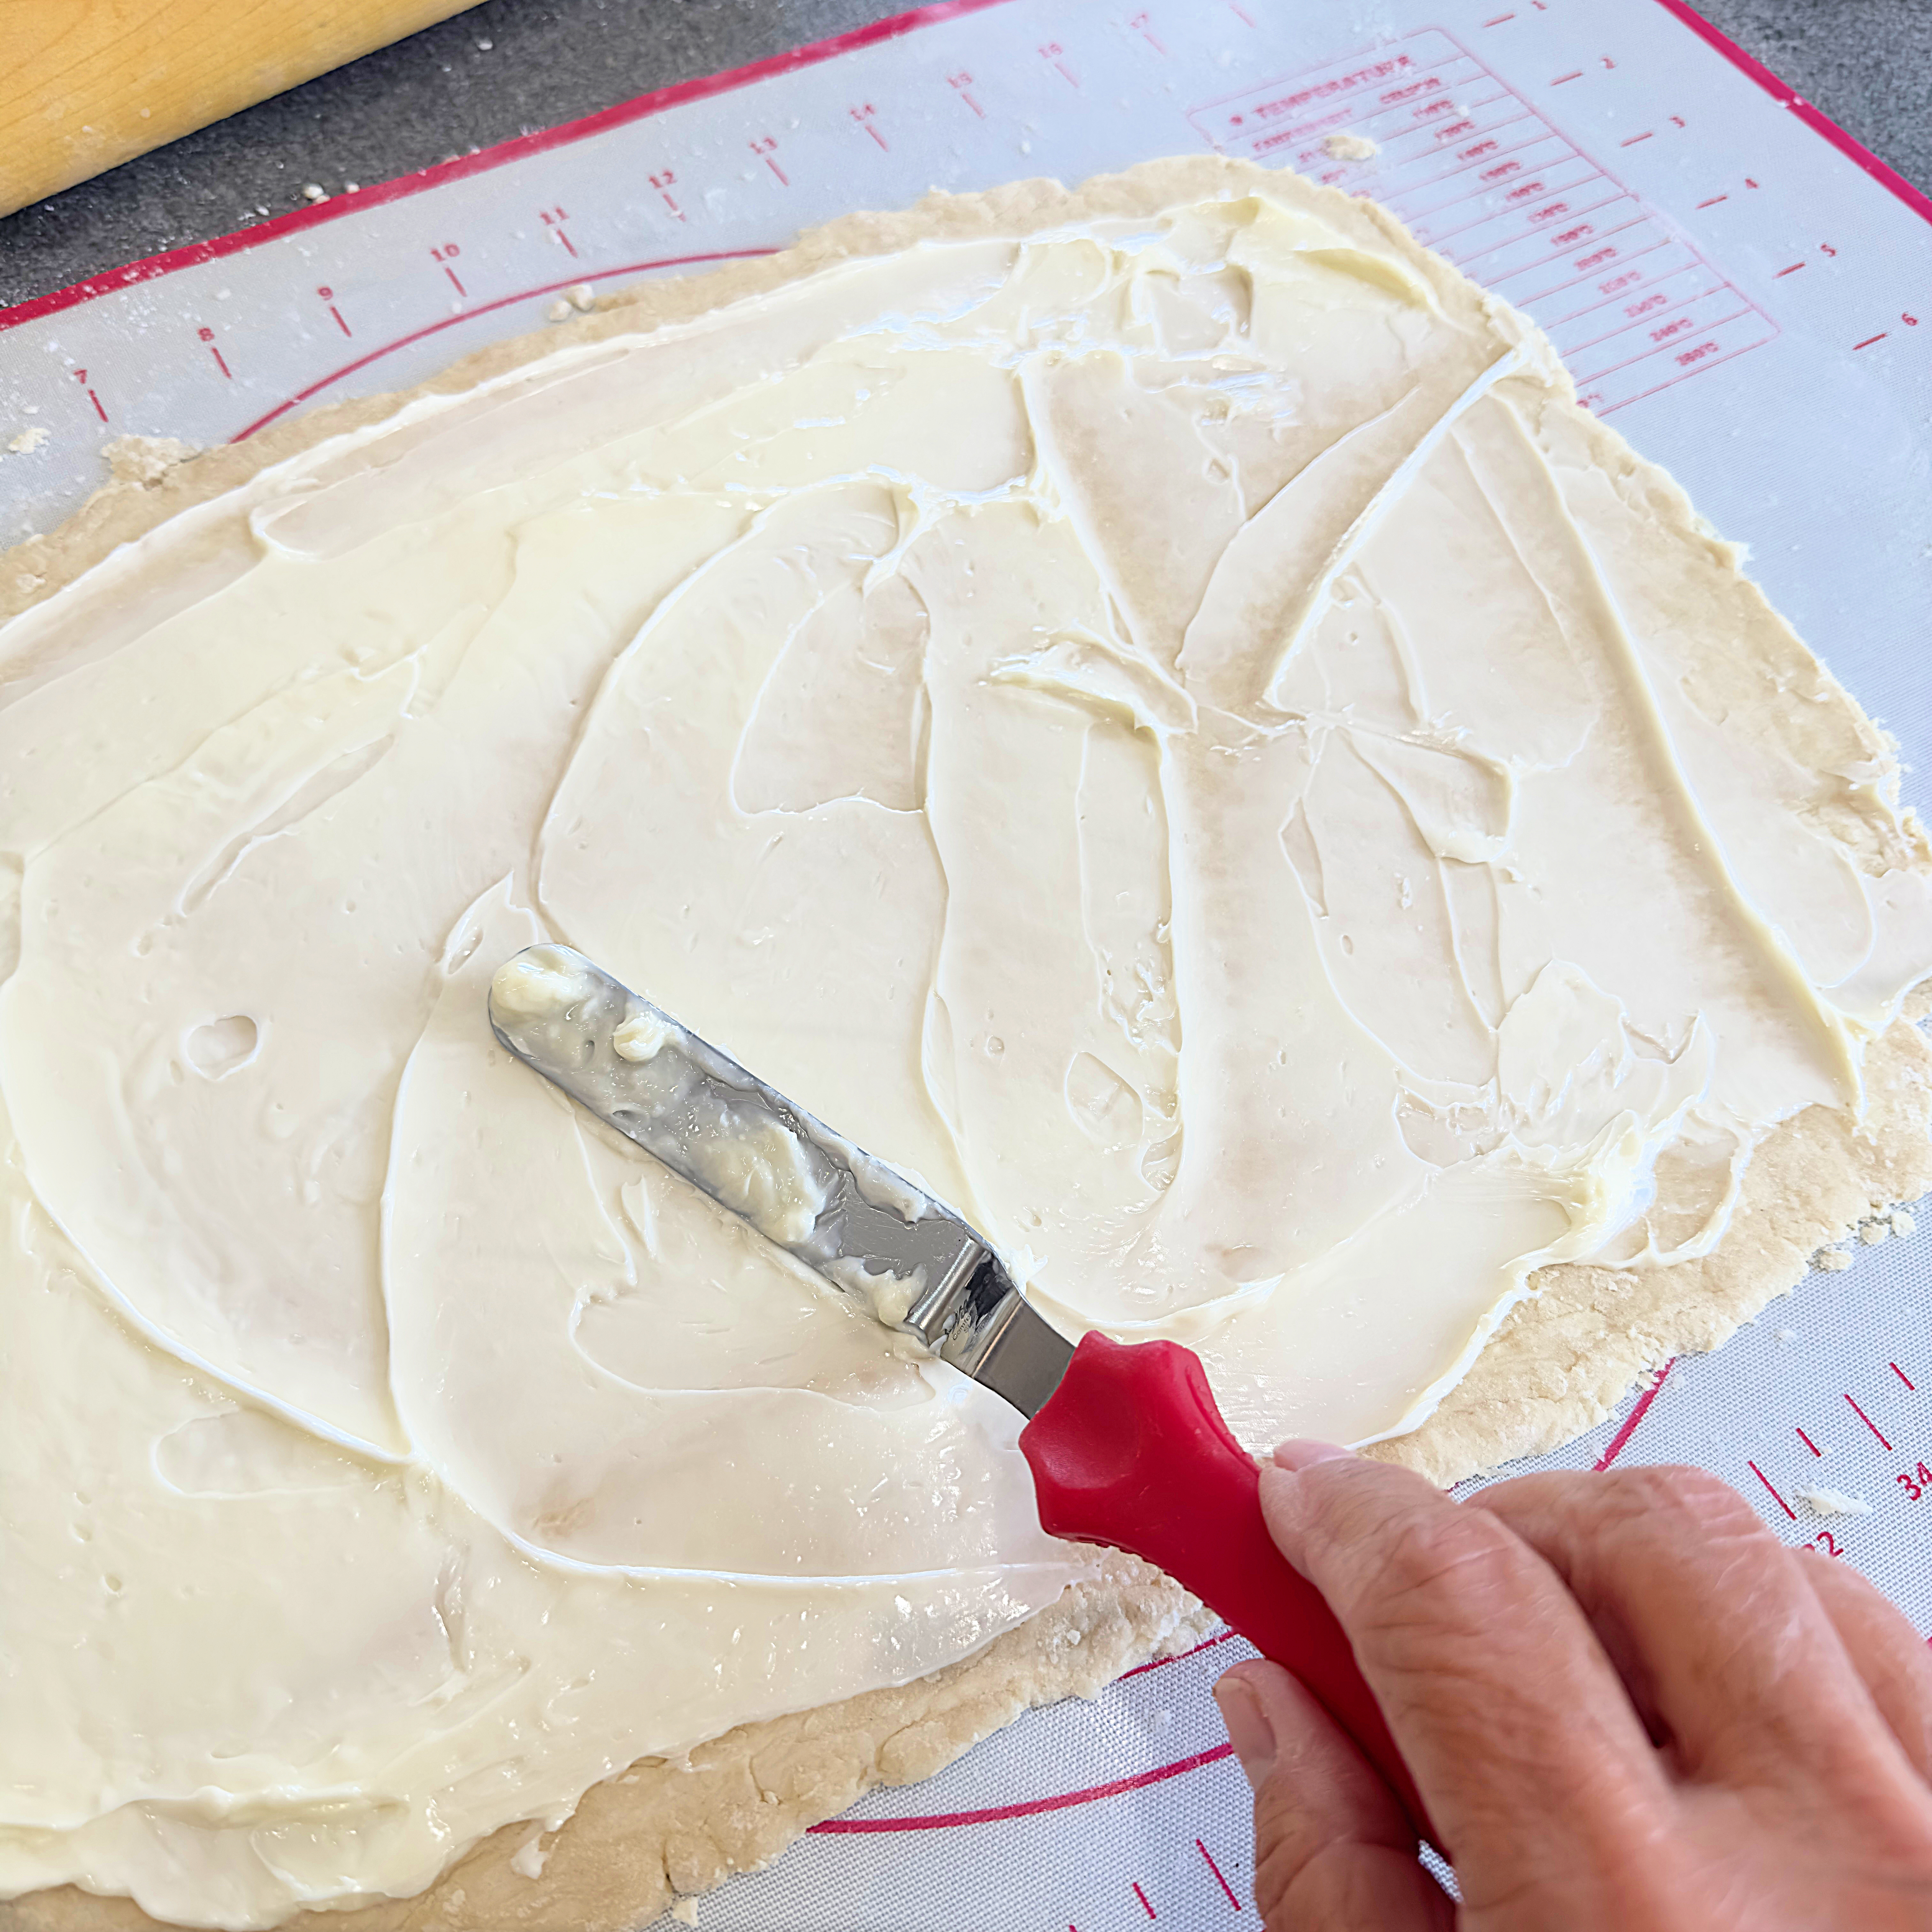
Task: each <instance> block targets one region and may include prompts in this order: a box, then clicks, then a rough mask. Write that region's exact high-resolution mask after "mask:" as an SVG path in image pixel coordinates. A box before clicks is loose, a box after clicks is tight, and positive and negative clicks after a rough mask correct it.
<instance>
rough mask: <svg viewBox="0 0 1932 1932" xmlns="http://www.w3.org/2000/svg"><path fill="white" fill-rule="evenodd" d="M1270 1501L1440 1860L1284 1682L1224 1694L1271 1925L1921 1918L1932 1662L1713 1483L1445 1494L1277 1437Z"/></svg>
mask: <svg viewBox="0 0 1932 1932" xmlns="http://www.w3.org/2000/svg"><path fill="white" fill-rule="evenodd" d="M1261 1496H1262V1511H1263V1513H1264V1514H1265V1516H1266V1517H1267V1518H1268V1528H1269V1529H1270V1531H1271V1533H1272V1534H1273V1535H1274V1540H1275V1541H1276V1543H1277V1544H1279V1545H1280V1549H1281V1550H1282V1553H1283V1555H1284V1556H1286V1558H1287V1559H1288V1560H1289V1562H1290V1563H1292V1565H1294V1566H1295V1568H1296V1569H1298V1571H1301V1573H1302V1574H1303V1575H1304V1576H1305V1577H1307V1578H1308V1579H1309V1580H1310V1582H1311V1583H1313V1584H1314V1585H1315V1586H1316V1588H1317V1589H1319V1590H1320V1591H1321V1592H1322V1595H1324V1596H1325V1598H1327V1599H1328V1603H1329V1605H1330V1607H1331V1608H1332V1609H1333V1610H1334V1613H1335V1615H1336V1616H1337V1618H1338V1619H1340V1622H1341V1624H1342V1626H1343V1628H1344V1629H1345V1630H1346V1631H1347V1632H1348V1633H1349V1639H1350V1640H1351V1641H1352V1643H1353V1644H1354V1646H1355V1656H1356V1660H1357V1661H1358V1663H1359V1664H1360V1665H1361V1671H1362V1675H1363V1676H1364V1678H1366V1679H1367V1681H1368V1683H1369V1685H1370V1688H1371V1689H1373V1691H1374V1692H1375V1694H1376V1697H1378V1698H1379V1700H1381V1703H1382V1710H1383V1712H1384V1714H1385V1716H1386V1717H1387V1718H1388V1724H1389V1728H1390V1730H1391V1731H1392V1732H1393V1733H1394V1737H1395V1740H1396V1742H1397V1745H1400V1747H1401V1749H1402V1752H1403V1757H1405V1759H1406V1760H1407V1762H1408V1764H1409V1769H1410V1772H1412V1775H1413V1776H1414V1778H1415V1782H1416V1785H1417V1787H1418V1790H1420V1792H1421V1796H1422V1798H1423V1801H1424V1803H1425V1804H1426V1805H1427V1806H1428V1808H1429V1811H1430V1816H1431V1817H1432V1818H1433V1820H1434V1822H1435V1824H1436V1829H1437V1831H1438V1832H1439V1834H1440V1835H1441V1837H1442V1841H1444V1842H1443V1843H1442V1846H1441V1849H1442V1850H1443V1851H1444V1852H1445V1853H1446V1854H1447V1855H1448V1856H1449V1857H1450V1858H1451V1860H1452V1861H1453V1862H1454V1866H1455V1869H1456V1876H1457V1885H1459V1887H1460V1889H1461V1891H1462V1894H1463V1904H1462V1906H1461V1907H1460V1910H1459V1909H1457V1907H1456V1906H1454V1904H1453V1903H1451V1900H1449V1899H1448V1897H1445V1895H1444V1894H1443V1893H1442V1891H1441V1890H1440V1889H1439V1887H1438V1886H1437V1885H1436V1882H1435V1881H1434V1880H1433V1879H1432V1878H1431V1877H1430V1876H1429V1874H1428V1873H1427V1872H1426V1871H1425V1870H1424V1868H1423V1867H1422V1866H1421V1864H1420V1863H1419V1862H1418V1859H1417V1857H1416V1845H1415V1831H1414V1829H1413V1827H1412V1826H1411V1825H1410V1824H1409V1821H1408V1820H1407V1818H1406V1817H1405V1815H1404V1814H1403V1810H1402V1808H1401V1806H1400V1805H1399V1804H1398V1803H1397V1801H1396V1799H1395V1797H1394V1794H1393V1793H1391V1791H1390V1790H1389V1788H1388V1786H1387V1785H1386V1784H1384V1783H1383V1781H1382V1778H1380V1776H1379V1775H1378V1774H1377V1773H1376V1771H1375V1770H1374V1769H1373V1768H1372V1767H1371V1766H1370V1764H1369V1763H1368V1761H1367V1759H1365V1758H1364V1757H1363V1756H1362V1754H1361V1752H1360V1751H1358V1749H1357V1748H1356V1747H1355V1745H1354V1743H1353V1742H1352V1741H1351V1740H1350V1739H1349V1737H1348V1736H1346V1733H1343V1731H1342V1730H1340V1727H1338V1726H1337V1724H1335V1722H1334V1720H1333V1719H1332V1718H1330V1717H1329V1716H1328V1713H1327V1712H1325V1710H1323V1709H1322V1706H1320V1705H1319V1703H1316V1700H1315V1699H1314V1698H1313V1697H1312V1696H1311V1695H1310V1694H1309V1693H1308V1692H1307V1691H1306V1690H1304V1688H1302V1687H1301V1685H1300V1684H1298V1682H1296V1681H1295V1679H1294V1678H1293V1677H1292V1676H1289V1673H1287V1672H1286V1670H1283V1669H1282V1668H1281V1667H1280V1666H1279V1665H1277V1664H1270V1663H1268V1662H1265V1661H1255V1662H1252V1663H1247V1664H1237V1665H1236V1666H1235V1667H1234V1669H1233V1670H1230V1671H1229V1672H1228V1673H1227V1674H1226V1676H1223V1678H1222V1679H1221V1680H1220V1683H1219V1684H1218V1685H1217V1686H1216V1687H1215V1697H1216V1698H1217V1701H1218V1702H1219V1703H1220V1706H1221V1710H1222V1715H1223V1718H1225V1719H1226V1723H1227V1726H1228V1731H1229V1736H1230V1738H1231V1739H1232V1740H1233V1742H1234V1745H1235V1753H1236V1755H1237V1756H1238V1757H1239V1758H1240V1760H1241V1765H1242V1768H1243V1769H1244V1770H1245V1771H1246V1772H1247V1774H1248V1778H1249V1781H1250V1783H1251V1784H1253V1786H1254V1788H1255V1892H1256V1903H1257V1904H1258V1905H1259V1907H1260V1909H1261V1912H1262V1917H1263V1918H1264V1920H1265V1924H1266V1927H1267V1932H1446V1928H1448V1927H1460V1928H1461V1932H1598V1928H1603V1929H1604V1932H1608V1928H1610V1927H1616V1928H1619V1932H1626V1928H1632V1927H1641V1928H1643V1932H1733V1928H1736V1932H1746V1929H1747V1928H1748V1932H1798V1929H1799V1928H1801V1927H1802V1928H1805V1932H1816V1928H1818V1927H1826V1926H1855V1927H1857V1928H1858V1932H1892V1928H1894V1927H1897V1928H1905V1927H1915V1928H1918V1932H1924V1928H1926V1927H1932V1652H1928V1651H1927V1647H1926V1646H1925V1645H1924V1644H1923V1643H1921V1642H1920V1641H1919V1640H1918V1637H1916V1636H1915V1634H1913V1632H1912V1628H1911V1627H1910V1625H1908V1624H1907V1623H1906V1620H1905V1619H1904V1618H1903V1616H1900V1614H1899V1613H1898V1612H1897V1610H1894V1608H1893V1607H1892V1606H1891V1604H1888V1602H1886V1601H1885V1598H1883V1597H1882V1596H1881V1595H1879V1592H1877V1591H1876V1589H1873V1587H1872V1586H1871V1585H1870V1584H1869V1583H1867V1582H1866V1581H1865V1580H1864V1578H1863V1577H1860V1576H1859V1575H1858V1574H1857V1573H1856V1572H1855V1571H1853V1570H1852V1569H1851V1568H1850V1567H1849V1565H1843V1564H1840V1563H1835V1562H1832V1560H1831V1559H1829V1558H1826V1557H1822V1556H1815V1555H1814V1554H1812V1553H1808V1552H1805V1551H1799V1550H1788V1549H1787V1548H1786V1547H1784V1544H1781V1543H1780V1542H1779V1541H1778V1538H1776V1537H1775V1536H1774V1535H1772V1532H1770V1531H1769V1529H1766V1527H1765V1526H1764V1525H1763V1523H1760V1521H1759V1520H1758V1519H1757V1515H1756V1514H1754V1512H1753V1511H1752V1510H1751V1507H1750V1506H1749V1505H1748V1504H1747V1503H1746V1502H1745V1501H1744V1499H1742V1497H1741V1496H1739V1495H1738V1494H1737V1493H1736V1491H1735V1490H1732V1489H1730V1487H1728V1486H1727V1484H1724V1483H1723V1482H1721V1481H1719V1480H1718V1478H1716V1477H1715V1476H1712V1475H1706V1473H1705V1472H1703V1471H1702V1470H1699V1469H1630V1470H1620V1471H1616V1472H1610V1473H1607V1474H1604V1475H1594V1474H1593V1475H1585V1474H1576V1475H1568V1474H1558V1475H1535V1476H1523V1477H1519V1478H1517V1479H1516V1480H1515V1481H1511V1482H1507V1483H1501V1484H1496V1486H1495V1487H1493V1488H1490V1489H1487V1490H1483V1491H1481V1493H1479V1494H1478V1495H1476V1496H1472V1498H1471V1499H1469V1501H1468V1502H1466V1503H1457V1502H1453V1501H1451V1499H1450V1498H1449V1497H1448V1496H1445V1495H1444V1494H1443V1493H1442V1492H1441V1491H1439V1490H1436V1489H1435V1488H1433V1487H1432V1486H1431V1485H1430V1484H1429V1483H1427V1481H1424V1479H1423V1478H1421V1477H1420V1476H1418V1475H1414V1474H1413V1473H1412V1472H1409V1471H1407V1470H1404V1469H1397V1468H1394V1467H1393V1466H1391V1465H1389V1464H1387V1463H1377V1462H1373V1461H1370V1460H1367V1459H1366V1458H1363V1457H1357V1456H1354V1455H1352V1454H1350V1453H1349V1451H1346V1450H1343V1449H1337V1448H1333V1447H1331V1446H1330V1445H1327V1444H1325V1443H1316V1442H1290V1443H1285V1444H1284V1445H1283V1446H1282V1447H1281V1448H1280V1449H1278V1450H1277V1451H1275V1466H1274V1467H1272V1468H1265V1469H1263V1470H1262V1481H1261Z"/></svg>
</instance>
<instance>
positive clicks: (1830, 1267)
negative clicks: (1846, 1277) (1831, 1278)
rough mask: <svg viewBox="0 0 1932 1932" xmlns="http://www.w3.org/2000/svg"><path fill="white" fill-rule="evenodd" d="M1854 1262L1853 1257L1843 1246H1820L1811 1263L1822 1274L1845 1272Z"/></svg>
mask: <svg viewBox="0 0 1932 1932" xmlns="http://www.w3.org/2000/svg"><path fill="white" fill-rule="evenodd" d="M1811 1265H1812V1266H1813V1267H1814V1268H1817V1270H1818V1271H1819V1272H1820V1274H1843V1273H1844V1271H1845V1270H1846V1269H1847V1268H1849V1267H1850V1266H1851V1265H1852V1258H1851V1256H1849V1255H1848V1254H1846V1252H1845V1251H1844V1250H1843V1248H1820V1250H1818V1253H1817V1258H1816V1259H1814V1261H1813V1262H1812V1264H1811Z"/></svg>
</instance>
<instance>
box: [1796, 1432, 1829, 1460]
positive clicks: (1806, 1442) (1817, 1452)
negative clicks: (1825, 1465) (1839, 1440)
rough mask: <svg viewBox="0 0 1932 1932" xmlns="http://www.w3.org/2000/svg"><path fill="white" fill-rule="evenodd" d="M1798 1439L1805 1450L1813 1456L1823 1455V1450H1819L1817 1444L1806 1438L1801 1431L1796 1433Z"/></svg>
mask: <svg viewBox="0 0 1932 1932" xmlns="http://www.w3.org/2000/svg"><path fill="white" fill-rule="evenodd" d="M1798 1439H1799V1442H1802V1443H1803V1444H1804V1445H1805V1448H1808V1450H1810V1451H1811V1453H1812V1454H1813V1455H1814V1456H1822V1455H1823V1454H1824V1453H1825V1452H1824V1451H1823V1450H1822V1449H1821V1448H1819V1447H1818V1445H1817V1443H1815V1442H1813V1441H1812V1439H1811V1437H1810V1436H1807V1435H1806V1434H1805V1432H1804V1430H1802V1429H1801V1430H1799V1432H1798Z"/></svg>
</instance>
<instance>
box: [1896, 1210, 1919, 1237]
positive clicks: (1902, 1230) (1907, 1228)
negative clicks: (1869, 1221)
mask: <svg viewBox="0 0 1932 1932" xmlns="http://www.w3.org/2000/svg"><path fill="white" fill-rule="evenodd" d="M1891 1232H1893V1233H1894V1235H1897V1237H1898V1238H1899V1239H1900V1241H1903V1240H1904V1239H1905V1238H1906V1235H1915V1234H1917V1233H1918V1223H1917V1222H1916V1221H1915V1220H1913V1219H1912V1217H1911V1216H1910V1215H1909V1214H1907V1213H1906V1211H1905V1210H1904V1209H1903V1208H1894V1209H1893V1210H1892V1211H1891Z"/></svg>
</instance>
